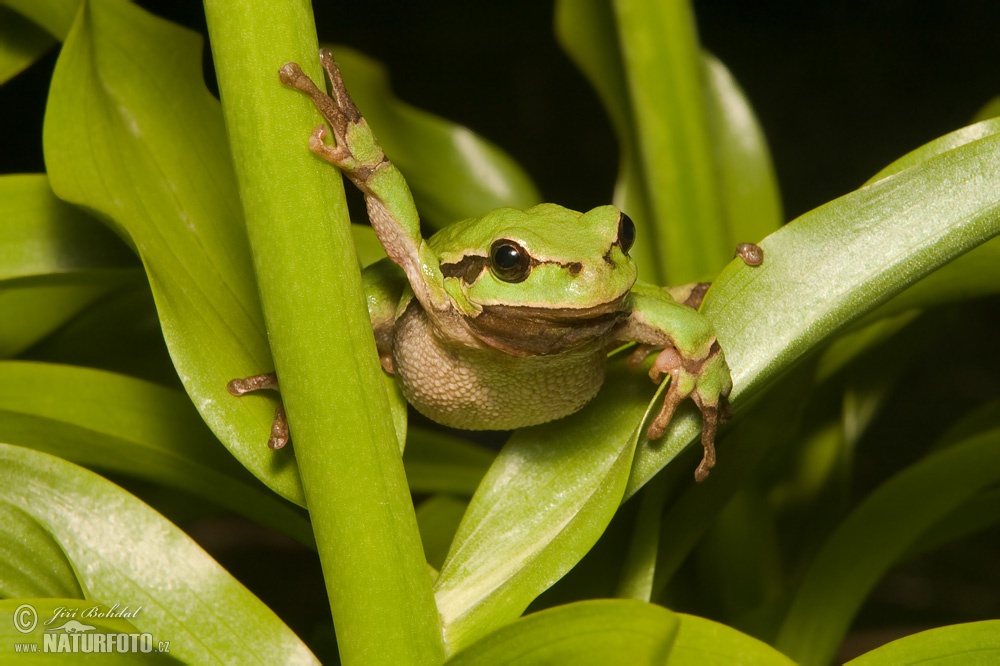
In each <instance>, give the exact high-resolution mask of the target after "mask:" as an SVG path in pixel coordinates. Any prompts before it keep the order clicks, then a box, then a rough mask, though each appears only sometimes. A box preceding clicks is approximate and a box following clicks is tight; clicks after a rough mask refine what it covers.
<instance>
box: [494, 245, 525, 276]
mask: <svg viewBox="0 0 1000 666" xmlns="http://www.w3.org/2000/svg"><path fill="white" fill-rule="evenodd" d="M490 270H491V271H493V274H494V275H496V276H497V277H498V278H500V279H501V280H503V281H504V282H521V281H523V280H524V279H525V278H527V277H528V273H530V272H531V255H529V254H528V252H527V250H525V249H524V248H523V247H521V246H520V245H518V244H517V243H515V242H514V241H512V240H508V239H506V238H500V239H498V240H495V241H493V245H490Z"/></svg>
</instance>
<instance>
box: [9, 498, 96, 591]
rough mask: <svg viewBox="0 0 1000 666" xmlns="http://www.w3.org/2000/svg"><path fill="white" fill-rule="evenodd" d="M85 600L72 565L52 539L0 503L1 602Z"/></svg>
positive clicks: (29, 519) (21, 514) (32, 521)
mask: <svg viewBox="0 0 1000 666" xmlns="http://www.w3.org/2000/svg"><path fill="white" fill-rule="evenodd" d="M35 597H65V598H74V599H82V598H83V590H81V589H80V584H79V583H78V582H77V580H76V573H75V572H74V571H73V565H72V564H71V563H70V561H69V560H68V559H66V554H65V553H64V552H63V551H62V548H60V547H59V544H58V543H57V542H56V540H55V539H53V538H52V535H51V534H49V533H48V531H47V530H46V529H45V528H44V527H42V526H41V525H40V524H39V523H38V521H37V520H35V519H34V518H32V517H31V515H29V514H27V513H25V512H24V511H22V510H21V509H19V508H17V507H16V506H13V505H12V504H8V503H7V502H0V599H29V598H35Z"/></svg>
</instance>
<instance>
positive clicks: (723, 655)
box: [669, 613, 795, 666]
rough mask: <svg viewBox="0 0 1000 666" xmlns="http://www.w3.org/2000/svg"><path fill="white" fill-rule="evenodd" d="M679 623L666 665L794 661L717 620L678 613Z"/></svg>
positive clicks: (750, 665)
mask: <svg viewBox="0 0 1000 666" xmlns="http://www.w3.org/2000/svg"><path fill="white" fill-rule="evenodd" d="M677 617H678V618H680V621H681V626H680V630H679V631H678V632H677V639H676V640H675V641H674V647H673V650H671V652H670V661H669V663H670V666H675V665H676V666H686V665H687V664H690V665H691V666H729V664H740V665H741V666H758V665H759V666H767V665H771V664H773V665H774V666H792V665H793V664H794V663H795V662H794V661H792V660H791V659H789V658H788V657H786V656H785V655H783V654H781V653H780V652H778V651H777V650H775V649H774V648H773V647H771V646H770V645H768V644H767V643H764V642H762V641H759V640H757V639H756V638H754V637H753V636H748V635H746V634H744V633H741V632H739V631H737V630H736V629H733V628H732V627H727V626H726V625H724V624H720V623H719V622H713V621H712V620H706V619H705V618H703V617H698V616H696V615H686V614H684V613H678V615H677Z"/></svg>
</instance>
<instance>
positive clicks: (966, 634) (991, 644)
mask: <svg viewBox="0 0 1000 666" xmlns="http://www.w3.org/2000/svg"><path fill="white" fill-rule="evenodd" d="M998 660H1000V620H986V621H984V622H969V623H967V624H953V625H951V626H950V627H940V628H938V629H930V630H928V631H921V632H920V633H918V634H913V635H912V636H907V637H906V638H900V639H899V640H895V641H892V642H891V643H887V644H885V645H883V646H882V647H880V648H876V649H874V650H872V651H871V652H868V653H865V654H863V655H861V656H860V657H858V658H857V659H852V660H851V661H849V662H847V664H846V665H845V666H883V665H885V666H896V665H897V664H918V663H919V664H940V665H941V666H944V665H945V664H954V665H955V666H959V665H960V664H995V663H997V661H998Z"/></svg>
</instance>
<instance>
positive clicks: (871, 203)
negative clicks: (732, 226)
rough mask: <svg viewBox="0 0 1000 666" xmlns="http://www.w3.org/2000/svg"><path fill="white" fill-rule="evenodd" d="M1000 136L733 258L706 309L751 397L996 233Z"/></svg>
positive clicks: (811, 217)
mask: <svg viewBox="0 0 1000 666" xmlns="http://www.w3.org/2000/svg"><path fill="white" fill-rule="evenodd" d="M998 148H1000V137H998V136H996V135H994V136H989V137H987V138H984V139H981V140H979V141H974V142H972V143H969V144H966V145H963V146H961V147H959V148H956V149H955V150H952V151H948V152H946V153H943V154H941V155H938V156H936V157H934V158H932V159H930V160H928V161H926V162H924V163H922V164H920V165H918V166H915V167H913V168H911V169H907V170H905V171H902V172H900V173H898V174H896V175H894V176H891V177H888V178H884V179H882V180H880V181H878V182H876V183H873V184H871V185H868V186H866V187H863V188H862V189H860V190H857V191H856V192H852V193H851V194H848V195H846V196H843V197H841V198H839V199H836V200H834V201H832V202H830V203H828V204H825V205H823V206H821V207H819V208H817V209H815V210H813V211H810V212H809V213H806V214H805V215H803V216H802V217H800V218H799V219H798V220H796V221H795V222H793V223H791V224H788V225H786V226H785V227H782V228H781V229H780V230H778V231H777V232H775V233H773V234H771V235H770V236H769V237H768V238H767V239H765V240H764V242H763V243H762V245H761V247H763V248H764V252H765V259H764V264H763V265H761V266H758V267H750V266H746V265H744V264H743V262H741V261H736V262H733V263H731V264H730V265H729V267H728V268H727V269H726V270H725V271H723V273H722V275H720V276H719V279H718V280H717V281H716V282H715V284H714V286H713V288H712V289H711V290H710V291H709V293H708V295H707V296H706V298H705V302H704V304H703V305H702V312H704V313H705V314H706V315H707V316H709V317H710V318H712V320H713V321H714V322H715V324H716V330H717V332H718V336H719V342H720V344H721V345H722V347H723V349H725V350H726V358H727V360H728V361H729V365H730V367H731V368H732V369H733V380H734V383H735V388H734V393H733V397H734V398H735V397H737V396H742V395H744V394H746V395H749V394H751V393H753V392H754V391H756V390H757V389H758V388H760V387H761V386H762V385H764V384H765V383H766V382H768V381H769V380H771V379H772V378H773V377H774V376H775V375H776V374H777V373H778V372H779V371H780V370H782V369H784V368H786V367H788V366H789V365H790V364H791V363H792V362H793V361H795V360H796V359H798V358H800V357H802V356H803V355H804V354H805V353H807V352H808V351H809V350H810V349H811V348H813V347H815V346H816V345H817V344H819V343H820V342H821V341H823V340H824V339H826V338H828V337H830V336H831V335H833V334H834V333H835V332H837V331H838V330H840V329H842V328H843V327H844V326H845V325H846V324H848V323H850V322H852V321H854V320H855V319H857V318H858V317H859V316H860V315H862V314H864V313H865V312H867V311H869V310H871V309H872V308H874V307H875V306H877V305H879V304H881V303H883V302H885V301H886V300H888V299H889V298H890V297H891V296H893V295H895V294H896V293H898V292H899V291H901V290H902V289H903V288H904V287H906V286H907V285H909V284H911V283H913V282H915V281H916V280H918V279H919V278H921V277H923V276H925V275H927V274H928V273H930V272H931V271H933V270H934V269H936V268H938V267H940V266H942V265H944V264H946V263H947V262H948V261H950V260H952V259H954V258H956V257H958V256H960V255H961V254H963V253H965V252H968V251H969V250H971V249H972V248H974V247H976V246H977V245H979V244H981V243H984V242H985V241H987V240H989V239H990V238H992V237H993V236H996V235H997V234H998V233H1000V153H998Z"/></svg>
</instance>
